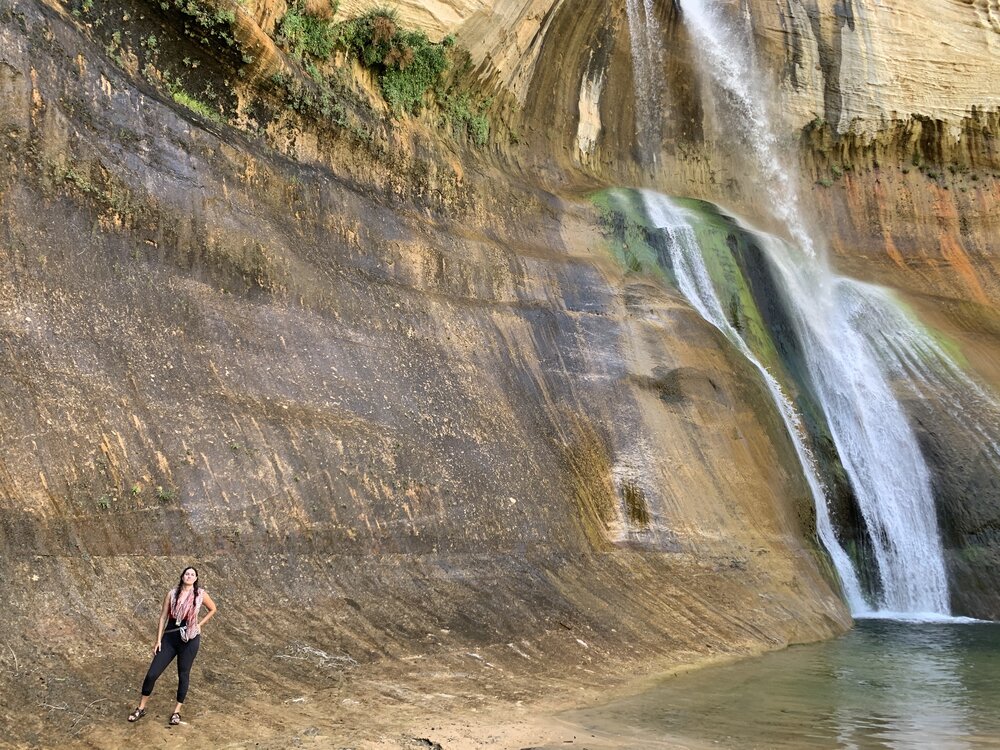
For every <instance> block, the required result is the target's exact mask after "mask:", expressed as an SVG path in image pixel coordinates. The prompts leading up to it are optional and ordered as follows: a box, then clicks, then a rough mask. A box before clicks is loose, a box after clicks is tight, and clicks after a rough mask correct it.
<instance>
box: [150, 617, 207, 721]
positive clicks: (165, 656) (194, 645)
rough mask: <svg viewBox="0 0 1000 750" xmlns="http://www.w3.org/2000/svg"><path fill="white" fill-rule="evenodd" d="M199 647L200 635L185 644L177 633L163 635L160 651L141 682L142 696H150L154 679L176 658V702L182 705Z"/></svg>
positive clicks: (154, 682)
mask: <svg viewBox="0 0 1000 750" xmlns="http://www.w3.org/2000/svg"><path fill="white" fill-rule="evenodd" d="M199 645H201V634H199V635H197V636H195V637H194V638H193V639H192V640H190V641H187V642H186V643H185V642H184V641H182V640H181V634H180V632H179V631H176V630H175V631H174V632H173V633H164V634H163V640H162V641H161V642H160V646H161V647H160V650H159V651H158V652H157V653H156V654H155V655H154V656H153V663H152V664H150V665H149V671H148V672H146V679H145V680H143V681H142V694H143V695H152V694H153V685H155V684H156V679H157V678H158V677H159V676H160V675H161V674H163V670H164V669H166V668H167V665H168V664H170V662H172V661H173V660H174V657H175V656H176V657H177V702H178V703H183V702H184V698H185V697H186V696H187V691H188V680H189V678H190V677H191V665H192V664H194V657H196V656H197V655H198V646H199Z"/></svg>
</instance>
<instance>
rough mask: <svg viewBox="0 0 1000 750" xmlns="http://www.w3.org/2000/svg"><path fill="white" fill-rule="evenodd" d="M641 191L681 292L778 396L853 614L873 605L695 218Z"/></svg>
mask: <svg viewBox="0 0 1000 750" xmlns="http://www.w3.org/2000/svg"><path fill="white" fill-rule="evenodd" d="M641 194H642V199H643V204H644V207H645V209H646V214H647V217H648V218H649V220H650V222H651V223H652V224H653V226H655V227H657V228H658V229H660V230H661V231H662V232H663V233H664V234H665V235H666V238H667V248H668V251H669V253H670V262H671V266H672V269H673V272H674V277H675V278H676V280H677V286H678V287H679V288H680V291H681V293H682V294H683V295H684V296H685V297H686V298H687V300H688V302H690V303H691V305H692V306H693V307H694V308H695V310H697V311H698V314H699V315H701V317H702V318H704V319H705V320H706V321H708V322H709V323H711V324H712V325H713V326H715V327H716V328H717V329H719V331H721V332H722V334H723V335H724V336H725V337H726V338H727V339H728V340H729V341H730V342H731V343H732V344H733V346H735V347H736V348H737V349H738V350H739V351H740V353H741V354H743V356H744V357H746V358H747V360H749V361H750V363H751V364H752V365H753V366H754V367H755V368H756V369H757V371H758V372H760V374H761V377H762V378H763V379H764V383H765V384H766V385H767V389H768V391H770V393H771V397H772V399H774V404H775V406H777V407H778V413H779V414H780V415H781V418H782V421H783V422H784V424H785V429H786V430H787V431H788V435H789V437H790V438H791V439H792V444H793V445H794V446H795V452H796V454H797V455H798V458H799V463H800V464H801V466H802V471H803V474H804V475H805V478H806V483H807V484H808V485H809V491H810V493H811V495H812V499H813V505H814V506H815V508H816V531H817V533H818V534H819V538H820V541H821V542H822V544H823V546H824V547H825V548H826V550H827V553H828V554H829V555H830V557H831V559H832V560H833V564H834V567H835V568H836V570H837V574H838V575H839V577H840V583H841V588H842V589H843V591H844V596H845V597H846V599H847V603H848V606H849V607H850V608H851V611H852V612H858V613H860V612H864V611H866V609H867V605H866V603H865V599H864V597H863V595H862V593H861V586H860V584H859V583H858V577H857V575H856V574H855V572H854V567H853V566H852V565H851V560H850V558H849V557H848V556H847V553H846V552H845V551H844V548H843V547H842V546H841V544H840V542H839V541H838V540H837V535H836V533H835V532H834V529H833V523H832V522H831V520H830V512H829V509H828V508H827V504H826V495H825V494H824V492H823V485H822V483H821V482H820V480H819V476H818V474H817V471H816V462H815V460H814V458H813V456H812V454H811V453H810V451H809V449H808V447H806V444H805V442H804V440H803V436H804V435H805V430H804V429H803V427H802V420H801V418H800V417H799V415H798V413H797V412H796V410H795V407H794V406H793V405H792V402H791V401H790V400H789V399H788V397H787V396H786V395H785V393H784V391H782V389H781V386H780V385H779V384H778V381H777V380H775V379H774V376H773V375H771V373H770V372H768V371H767V369H766V368H765V367H764V366H763V365H762V364H761V363H760V360H758V359H757V357H756V356H755V355H754V354H753V352H752V351H751V350H750V347H748V346H747V344H746V342H745V341H744V340H743V338H742V337H741V336H740V334H739V333H738V332H737V331H736V329H735V328H734V327H733V325H732V323H730V322H729V319H728V318H727V317H726V313H725V311H724V309H723V306H722V302H721V301H720V300H719V295H718V293H717V292H716V290H715V287H714V285H713V283H712V279H711V277H710V276H709V273H708V269H707V268H706V267H705V259H704V257H703V256H702V252H701V247H700V246H699V244H698V240H697V238H696V237H695V234H694V231H693V229H692V227H691V217H690V215H689V214H688V212H686V211H685V210H684V209H682V208H679V207H678V206H676V205H674V203H673V202H672V201H671V200H670V199H669V198H667V197H666V196H665V195H662V194H660V193H656V192H653V191H651V190H643V191H641Z"/></svg>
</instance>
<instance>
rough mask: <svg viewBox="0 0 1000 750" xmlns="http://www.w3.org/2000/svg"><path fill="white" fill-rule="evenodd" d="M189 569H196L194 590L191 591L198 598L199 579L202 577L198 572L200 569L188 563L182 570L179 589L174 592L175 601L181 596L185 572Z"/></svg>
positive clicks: (178, 583)
mask: <svg viewBox="0 0 1000 750" xmlns="http://www.w3.org/2000/svg"><path fill="white" fill-rule="evenodd" d="M189 570H193V571H194V590H193V591H192V592H191V593H192V594H193V595H194V597H195V599H197V598H198V579H200V578H201V576H200V575H199V574H198V569H197V568H196V567H195V566H194V565H188V566H187V567H186V568H184V570H182V571H181V579H180V580H179V581H178V582H177V591H175V592H174V601H177V600H178V599H180V598H181V589H183V588H184V574H185V573H187V572H188V571H189Z"/></svg>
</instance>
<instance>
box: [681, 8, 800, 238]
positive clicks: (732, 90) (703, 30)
mask: <svg viewBox="0 0 1000 750" xmlns="http://www.w3.org/2000/svg"><path fill="white" fill-rule="evenodd" d="M722 5H723V3H721V2H720V1H719V0H680V6H681V10H682V12H683V14H684V24H685V26H686V27H687V29H688V30H689V31H690V32H691V35H692V38H693V41H694V42H695V44H696V45H697V47H698V50H699V52H701V53H702V54H701V57H700V58H699V59H700V62H701V63H702V69H703V71H704V73H705V74H707V75H708V76H710V78H711V79H712V80H713V81H714V83H715V84H716V86H717V87H718V88H719V89H721V91H722V93H723V95H724V96H723V97H722V100H723V101H724V103H725V105H726V106H727V107H728V108H729V109H730V110H731V112H730V115H731V117H732V119H733V120H734V121H735V122H734V124H735V130H736V132H737V133H738V134H739V135H740V136H741V137H742V139H743V141H744V142H745V144H746V145H747V146H748V147H749V148H750V150H751V153H752V154H753V156H754V160H755V162H756V166H757V168H758V169H759V170H760V173H761V177H762V178H763V184H764V187H765V188H766V190H767V191H768V194H769V197H770V198H771V205H772V210H773V212H774V214H775V217H776V218H777V219H779V220H780V221H781V222H782V223H783V224H784V225H785V226H786V227H787V228H788V231H789V233H790V234H791V236H792V238H793V239H794V241H795V244H797V245H798V246H799V247H801V248H802V250H803V251H804V252H806V253H807V254H809V255H811V256H815V255H816V251H815V249H814V247H813V241H812V238H811V237H810V235H809V232H808V231H807V230H806V227H805V225H804V224H803V222H802V212H801V211H800V208H799V199H798V192H797V190H796V188H795V178H794V176H793V175H792V174H791V173H790V170H789V168H788V166H787V165H786V164H784V163H783V162H782V160H781V157H780V144H779V143H778V139H777V136H776V135H775V130H774V128H773V127H771V119H770V115H769V113H768V110H767V97H765V96H761V95H760V92H761V91H763V90H764V86H763V83H762V81H761V79H760V77H759V75H758V72H757V69H756V66H755V65H754V64H753V39H752V37H751V36H750V35H749V34H748V33H746V31H744V32H743V33H740V32H739V31H738V30H737V29H736V28H734V27H733V26H732V25H731V24H730V22H729V20H728V19H727V18H726V16H725V14H724V9H723V8H722V7H721V6H722Z"/></svg>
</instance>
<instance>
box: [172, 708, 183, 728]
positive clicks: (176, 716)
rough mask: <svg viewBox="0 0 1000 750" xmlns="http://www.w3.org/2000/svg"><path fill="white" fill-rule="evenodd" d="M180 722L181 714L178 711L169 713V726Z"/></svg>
mask: <svg viewBox="0 0 1000 750" xmlns="http://www.w3.org/2000/svg"><path fill="white" fill-rule="evenodd" d="M180 723H181V715H180V714H179V713H177V712H176V711H174V712H173V713H172V714H170V724H171V726H177V725H178V724H180Z"/></svg>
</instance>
